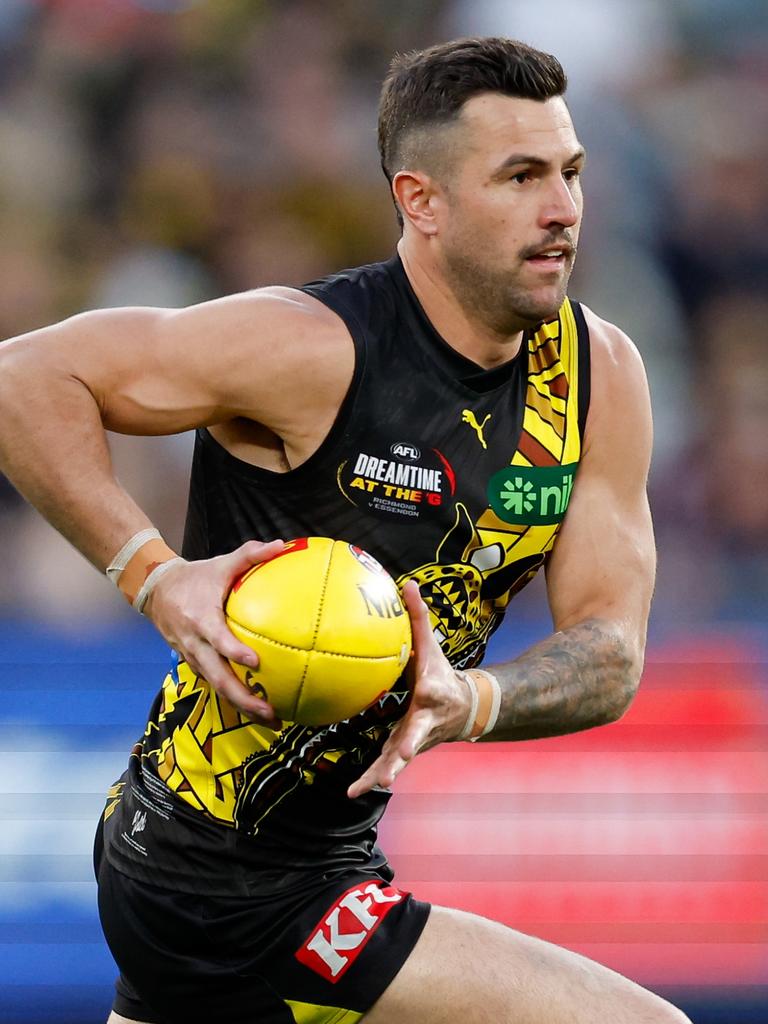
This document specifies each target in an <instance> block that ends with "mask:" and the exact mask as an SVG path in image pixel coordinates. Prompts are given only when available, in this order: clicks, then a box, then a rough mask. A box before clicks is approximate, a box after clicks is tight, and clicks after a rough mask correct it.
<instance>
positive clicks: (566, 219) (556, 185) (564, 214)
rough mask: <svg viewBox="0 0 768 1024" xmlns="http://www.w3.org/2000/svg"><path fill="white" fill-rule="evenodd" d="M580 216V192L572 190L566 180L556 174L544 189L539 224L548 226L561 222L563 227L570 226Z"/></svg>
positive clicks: (572, 225)
mask: <svg viewBox="0 0 768 1024" xmlns="http://www.w3.org/2000/svg"><path fill="white" fill-rule="evenodd" d="M580 217H581V198H580V194H579V193H578V192H576V191H572V189H571V187H570V186H569V185H568V182H567V181H566V180H565V179H564V178H563V177H562V176H561V175H559V174H558V175H557V176H556V177H554V178H553V179H552V183H551V185H550V187H549V188H548V189H547V190H546V195H545V200H544V202H543V203H542V206H541V211H540V214H539V224H540V226H541V227H543V228H550V227H551V226H552V225H553V224H562V226H563V227H566V228H572V227H574V225H576V224H578V222H579V219H580Z"/></svg>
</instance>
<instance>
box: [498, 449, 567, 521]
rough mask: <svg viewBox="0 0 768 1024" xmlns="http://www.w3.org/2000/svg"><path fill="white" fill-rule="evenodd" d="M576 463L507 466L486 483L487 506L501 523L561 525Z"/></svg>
mask: <svg viewBox="0 0 768 1024" xmlns="http://www.w3.org/2000/svg"><path fill="white" fill-rule="evenodd" d="M577 469H578V463H577V462H570V463H568V464H567V465H564V466H507V467H506V469H500V470H499V471H498V472H497V473H494V474H493V476H492V477H491V478H490V480H489V481H488V504H489V505H490V507H491V508H492V509H493V511H494V512H495V513H496V515H497V516H498V517H499V519H501V520H502V522H504V523H515V524H516V525H520V526H554V525H555V524H556V523H561V522H562V521H563V518H564V517H565V513H566V511H567V509H568V503H569V502H570V500H571V491H572V490H573V479H574V477H575V475H576V470H577Z"/></svg>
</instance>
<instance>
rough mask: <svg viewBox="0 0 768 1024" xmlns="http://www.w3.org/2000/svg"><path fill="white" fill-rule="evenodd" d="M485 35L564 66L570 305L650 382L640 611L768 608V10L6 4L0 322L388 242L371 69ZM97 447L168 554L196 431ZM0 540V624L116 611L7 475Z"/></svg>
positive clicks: (655, 2) (290, 275) (696, 616)
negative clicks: (651, 540)
mask: <svg viewBox="0 0 768 1024" xmlns="http://www.w3.org/2000/svg"><path fill="white" fill-rule="evenodd" d="M478 34H495V35H508V36H513V37H516V38H521V39H524V40H526V41H527V42H530V43H532V44H533V45H536V46H540V47H541V48H543V49H547V50H549V51H550V52H554V53H555V54H557V56H558V57H559V58H560V59H561V61H562V62H563V64H564V66H565V68H566V71H567V72H568V74H569V77H570V87H569V93H568V97H569V102H570V105H571V109H572V112H573V115H574V120H575V124H576V128H577V131H578V133H579V135H580V137H581V138H582V141H584V143H585V144H586V146H587V150H588V154H589V156H588V165H587V170H586V173H585V179H584V187H585V194H586V219H585V225H584V229H583V236H582V245H581V247H580V254H579V261H578V266H577V271H576V273H575V275H574V280H573V284H572V287H571V294H572V295H573V296H574V297H576V298H579V299H581V300H583V301H584V302H586V303H587V304H588V305H590V306H591V307H593V308H594V309H595V310H596V311H597V312H599V313H600V314H601V315H603V316H604V317H606V318H607V319H610V320H615V321H616V322H617V323H619V324H620V325H621V326H622V327H624V329H625V330H626V331H627V332H628V333H629V334H630V335H631V336H632V337H633V339H634V340H635V341H636V343H637V344H638V346H639V348H640V350H641V352H642V353H643V356H644V358H645V360H646V364H647V367H648V371H649V377H650V381H651V388H652V394H653V402H654V409H655V418H656V451H655V463H654V470H653V475H652V480H651V494H652V501H653V507H654V512H655V518H656V524H657V531H658V539H659V548H660V574H659V588H658V595H657V600H656V608H655V622H656V623H657V626H658V627H659V628H662V629H663V628H665V627H666V626H672V627H676V626H678V625H686V624H696V623H708V622H712V621H747V622H753V623H761V622H764V621H765V620H766V611H768V539H766V538H768V440H766V439H767V438H768V354H767V353H766V344H767V342H768V326H766V325H767V324H768V287H766V286H767V285H768V175H767V174H766V173H765V167H766V165H768V10H767V9H766V6H765V3H764V0H579V3H575V4H574V3H572V2H566V0H538V2H537V3H527V2H524V0H2V3H0V262H1V264H2V273H1V274H0V336H2V337H9V336H12V335H15V334H18V333H22V332H25V331H28V330H31V329H33V328H35V327H39V326H42V325H44V324H47V323H50V322H52V321H54V320H58V319H61V318H63V317H64V316H67V315H70V314H72V313H75V312H78V311H80V310H83V309H87V308H92V307H99V306H117V305H131V304H140V305H167V306H181V305H186V304H188V303H192V302H196V301H200V300H203V299H207V298H211V297H214V296H217V295H221V294H224V293H227V292H232V291H238V290H242V289H247V288H253V287H256V286H259V285H264V284H270V283H286V284H299V283H301V282H303V281H306V280H309V279H312V278H315V277H319V276H322V275H324V274H326V273H329V272H332V271H333V270H335V269H338V268H340V267H342V266H350V265H354V264H357V263H363V262H371V261H374V260H378V259H381V258H385V257H387V256H388V255H389V253H390V252H391V250H392V247H393V245H394V243H395V242H396V239H397V230H396V222H395V218H394V214H393V211H392V207H391V203H390V201H389V198H388V194H387V187H386V183H385V180H384V178H383V176H382V174H381V171H380V169H379V166H378V155H377V150H376V105H377V99H378V90H379V87H380V83H381V80H382V78H383V76H384V74H385V73H386V69H387V64H388V60H389V58H390V56H391V55H392V54H393V53H394V52H396V51H402V50H408V49H412V48H416V47H422V46H426V45H429V44H431V43H433V42H437V41H440V40H444V39H448V38H452V37H454V36H458V35H478ZM111 441H112V445H113V454H114V458H115V463H116V466H117V471H118V475H119V477H120V479H121V480H122V481H123V482H124V483H125V485H126V486H127V487H128V489H129V490H130V491H131V492H132V493H133V494H134V496H135V497H136V498H137V499H138V500H139V502H140V503H141V504H143V505H144V507H146V509H147V511H148V512H149V513H150V515H151V516H152V518H153V519H154V521H156V522H157V523H158V525H159V526H160V528H161V529H162V530H163V531H164V532H165V534H166V535H167V536H168V538H169V540H170V541H171V542H172V543H178V542H179V540H180V536H181V525H182V517H183V513H184V509H185V503H186V489H187V474H188V467H189V456H190V438H189V437H188V436H182V437H179V438H165V439H153V440H148V439H141V440H138V439H133V438H122V437H112V438H111ZM0 536H1V537H2V547H3V564H4V567H5V571H4V573H3V574H2V576H0V614H6V615H10V616H15V615H17V614H22V615H31V616H36V617H39V618H41V619H43V620H55V621H57V622H60V623H63V624H71V625H74V626H76V627H77V628H80V627H82V624H83V623H84V622H85V623H94V624H101V623H103V622H104V621H105V620H106V619H110V618H112V617H114V616H117V615H120V614H122V606H121V604H120V601H119V599H118V598H117V597H116V596H113V595H112V594H111V592H110V590H109V588H108V586H107V585H106V584H105V582H104V581H103V580H100V579H99V577H98V575H97V574H96V573H95V572H93V571H92V570H89V569H88V567H86V566H85V564H84V563H83V561H82V559H81V558H80V557H79V556H78V555H76V554H75V553H74V552H72V551H71V550H70V549H69V548H68V547H67V545H66V544H65V543H64V542H63V541H62V540H60V538H58V537H57V536H56V535H55V534H54V533H53V531H52V530H51V529H50V528H49V527H47V526H46V525H45V524H44V523H43V522H42V520H41V519H40V518H39V517H38V516H37V515H36V514H34V513H32V512H31V511H30V510H29V509H28V508H27V507H26V506H25V504H24V503H23V502H22V501H21V499H20V498H19V497H18V496H17V495H16V494H15V492H14V491H13V490H12V489H11V488H10V486H9V485H8V484H7V483H6V482H4V481H3V480H2V478H0Z"/></svg>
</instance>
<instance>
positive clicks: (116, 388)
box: [0, 289, 354, 713]
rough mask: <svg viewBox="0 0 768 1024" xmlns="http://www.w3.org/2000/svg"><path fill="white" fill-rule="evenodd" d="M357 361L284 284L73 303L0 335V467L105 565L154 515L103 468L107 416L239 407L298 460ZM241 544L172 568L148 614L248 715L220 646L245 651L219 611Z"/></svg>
mask: <svg viewBox="0 0 768 1024" xmlns="http://www.w3.org/2000/svg"><path fill="white" fill-rule="evenodd" d="M353 358H354V356H353V349H352V344H351V341H350V339H349V336H348V334H346V332H345V331H344V330H343V328H341V327H340V322H339V320H338V319H337V318H336V317H335V315H334V314H332V313H330V312H329V311H328V310H327V309H326V308H325V307H324V306H322V305H321V304H320V303H319V302H317V301H316V300H314V299H311V298H309V297H307V296H305V295H303V294H302V293H300V292H295V291H292V290H289V289H266V290H263V291H258V292H250V293H246V294H243V295H235V296H231V297H228V298H225V299H219V300H215V301H213V302H207V303H203V304H201V305H199V306H193V307H190V308H188V309H180V310H163V309H153V308H137V309H118V310H102V311H96V312H90V313H84V314H81V315H79V316H75V317H72V318H71V319H69V320H65V321H63V322H62V323H60V324H56V325H54V326H52V327H47V328H43V329H42V330H38V331H33V332H31V333H29V334H25V335H22V336H20V337H18V338H14V339H12V340H11V341H8V342H5V343H4V344H3V345H0V469H2V471H3V472H4V473H5V474H6V475H7V476H8V478H9V479H10V480H11V482H12V483H14V485H15V486H16V487H17V488H18V489H19V491H20V492H21V493H22V494H23V495H24V496H25V497H26V498H27V499H28V500H29V501H30V502H31V503H32V504H33V505H35V506H36V507H37V508H38V509H39V511H40V512H41V513H42V514H43V515H44V516H45V517H46V518H47V519H48V520H49V522H51V523H52V525H53V526H54V527H56V529H57V530H59V532H61V533H62V534H63V535H64V536H65V537H66V538H67V539H68V540H69V541H70V542H71V543H72V544H74V545H75V547H77V548H78V549H79V550H80V551H81V552H82V553H83V554H84V555H85V556H86V557H87V558H88V559H89V560H90V561H91V562H92V563H93V564H94V565H95V566H96V567H97V568H99V569H102V570H103V569H105V568H106V566H107V565H108V564H109V563H110V561H111V559H112V557H113V556H114V554H115V553H116V552H117V551H118V550H119V549H120V548H121V547H122V545H123V544H124V543H125V542H126V541H127V540H128V539H129V538H130V537H131V536H133V535H134V534H135V533H137V532H138V531H139V530H142V529H145V528H146V527H148V526H150V525H151V523H150V522H149V520H148V519H147V516H146V515H145V513H144V512H143V511H142V510H141V509H140V508H139V507H138V506H137V505H136V503H135V502H134V501H133V499H132V498H131V497H130V496H129V495H128V494H127V493H126V492H125V491H124V490H123V488H122V487H121V486H120V484H119V482H118V481H117V479H116V478H115V476H114V473H113V471H112V466H111V460H110V456H109V449H108V445H107V440H106V435H105V430H106V429H109V430H114V431H117V432H119V433H126V434H136V435H152V434H171V433H179V432H181V431H184V430H189V429H191V428H194V427H198V426H208V425H212V424H215V423H221V422H225V421H227V420H231V419H235V418H240V417H242V418H245V419H250V420H255V421H257V422H259V423H261V424H263V425H264V426H266V427H268V428H269V429H270V430H272V431H273V432H274V433H275V434H276V435H277V437H279V438H280V439H281V441H282V443H283V445H284V448H285V452H286V457H287V458H288V461H289V463H290V464H291V465H295V464H298V462H300V461H302V460H303V458H306V456H307V455H308V454H310V451H311V448H312V446H314V445H316V443H319V440H320V439H321V437H322V436H323V435H322V431H323V430H326V431H327V429H329V428H330V425H331V423H332V422H333V419H334V417H335V415H336V411H337V410H338V406H339V404H340V403H341V400H342V398H343V395H344V393H345V392H346V389H347V387H348V385H349V381H350V379H351V376H352V367H353ZM316 430H319V431H321V433H320V435H319V436H318V437H316V438H315V437H314V436H313V432H314V431H316ZM244 548H247V549H248V550H247V552H245V553H244V554H242V555H241V557H240V558H239V559H238V558H234V556H231V555H230V556H222V558H220V559H210V560H208V561H206V562H199V563H191V564H189V565H183V564H180V565H179V567H178V568H175V567H174V569H173V570H172V571H171V572H169V573H168V574H167V576H166V577H164V578H163V579H162V580H161V581H160V583H159V584H158V588H157V591H156V593H153V595H152V598H151V599H150V602H149V603H148V605H147V614H148V615H149V616H150V617H151V618H152V619H153V621H154V622H155V624H156V625H157V627H158V629H159V630H160V632H161V633H162V634H163V636H165V638H166V639H167V640H168V641H169V643H171V644H172V646H174V647H176V649H178V650H179V651H180V653H181V654H182V655H184V656H185V657H188V659H189V660H190V663H191V664H192V665H193V667H195V668H197V669H198V670H202V669H204V670H205V671H204V672H203V674H205V675H206V678H208V680H209V682H211V683H212V685H214V686H215V687H216V689H220V690H222V692H224V693H226V695H227V696H228V697H229V698H230V699H233V698H234V703H236V704H238V706H240V707H242V708H243V709H248V710H250V711H253V712H256V713H259V711H260V708H261V705H260V704H259V702H257V701H256V700H255V698H253V697H251V696H250V695H248V694H247V691H246V690H245V688H244V687H243V686H242V684H241V683H240V682H239V681H238V680H237V678H236V677H235V675H234V673H232V672H231V670H230V669H229V666H228V665H227V663H226V661H225V660H224V659H223V658H222V657H221V655H222V654H223V655H226V656H228V657H234V658H235V659H238V657H239V656H242V659H241V660H243V659H245V654H246V649H245V648H243V646H242V645H241V644H239V643H238V642H237V641H236V640H235V639H234V637H233V636H232V635H231V634H230V633H229V631H228V630H227V629H226V627H225V626H224V619H223V615H222V613H221V602H222V599H223V596H224V594H225V593H226V590H227V589H228V585H229V583H231V581H232V580H233V579H234V578H235V576H236V575H238V571H239V572H242V571H244V569H245V568H247V567H248V565H249V564H252V563H253V562H254V561H256V560H258V558H259V555H260V551H261V546H259V545H256V546H254V545H253V544H251V545H245V546H244ZM240 551H241V552H242V551H243V549H240ZM244 560H245V561H244ZM230 563H231V564H230ZM243 563H244V564H243ZM212 601H213V603H214V605H216V604H217V607H214V608H212V607H211V602H212ZM190 617H191V619H192V620H193V621H188V620H189V619H190ZM233 652H235V653H234V654H233ZM246 663H247V660H246Z"/></svg>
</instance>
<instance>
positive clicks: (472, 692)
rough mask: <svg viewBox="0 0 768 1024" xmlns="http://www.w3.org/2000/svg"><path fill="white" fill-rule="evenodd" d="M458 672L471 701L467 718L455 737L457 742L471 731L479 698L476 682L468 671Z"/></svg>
mask: <svg viewBox="0 0 768 1024" xmlns="http://www.w3.org/2000/svg"><path fill="white" fill-rule="evenodd" d="M459 674H460V675H461V678H462V679H463V680H464V682H465V683H466V684H467V686H468V687H469V696H470V699H471V702H472V703H471V704H470V706H469V714H468V715H467V720H466V722H465V723H464V728H463V729H462V730H461V732H460V733H459V735H458V736H457V737H456V742H459V741H460V740H465V739H466V738H467V737H468V736H469V734H470V733H471V732H472V726H473V725H474V724H475V719H476V718H477V706H478V704H479V702H480V698H479V697H478V694H477V683H476V682H475V680H474V679H473V678H472V676H471V675H470V674H469V672H461V673H459Z"/></svg>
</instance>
